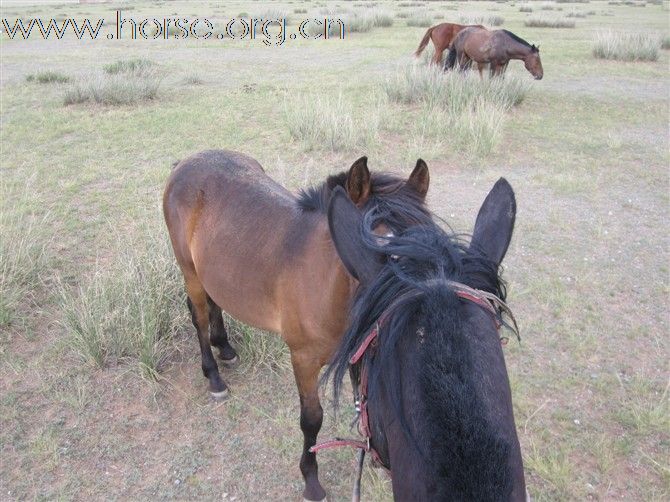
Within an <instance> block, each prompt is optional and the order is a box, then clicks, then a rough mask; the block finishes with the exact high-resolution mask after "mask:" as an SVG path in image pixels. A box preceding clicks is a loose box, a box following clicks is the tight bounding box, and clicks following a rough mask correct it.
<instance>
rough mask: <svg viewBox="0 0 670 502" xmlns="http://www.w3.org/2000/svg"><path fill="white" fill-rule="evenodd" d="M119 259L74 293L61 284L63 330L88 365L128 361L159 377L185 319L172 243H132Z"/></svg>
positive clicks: (180, 284)
mask: <svg viewBox="0 0 670 502" xmlns="http://www.w3.org/2000/svg"><path fill="white" fill-rule="evenodd" d="M116 256H117V258H116V259H115V260H114V261H113V262H112V263H106V264H105V265H104V266H103V265H102V264H101V265H99V266H97V267H96V269H95V270H94V271H93V273H92V274H90V275H89V276H88V277H85V278H84V279H83V281H82V283H81V285H80V286H79V287H77V288H75V289H74V290H73V289H71V288H68V287H67V286H65V285H61V288H60V298H61V308H62V310H63V325H64V327H65V329H66V331H67V333H68V335H69V336H70V337H71V339H72V347H73V348H74V350H75V351H76V353H77V354H78V355H79V356H80V357H81V358H82V359H83V360H85V361H87V362H89V363H91V364H93V365H94V366H98V367H105V366H109V365H114V364H117V363H118V362H123V361H129V362H131V363H134V364H137V365H138V367H139V368H140V369H141V372H142V373H143V374H144V375H146V376H149V377H152V378H155V377H156V376H157V374H158V372H160V369H161V365H162V363H163V362H164V361H165V359H166V357H167V356H168V355H169V353H170V344H169V341H170V338H171V337H172V335H173V334H174V333H175V332H176V330H177V329H178V328H179V327H180V326H182V325H183V324H184V323H185V319H186V316H185V310H186V309H185V301H186V299H185V295H184V291H183V281H182V279H181V273H180V272H179V269H178V267H177V265H176V262H175V260H174V257H173V256H172V251H171V249H170V247H169V243H168V240H167V238H161V239H155V240H153V242H146V243H144V245H142V244H141V243H138V242H136V241H133V242H127V243H126V245H125V246H123V247H122V248H121V249H120V252H119V253H118V254H117V255H116Z"/></svg>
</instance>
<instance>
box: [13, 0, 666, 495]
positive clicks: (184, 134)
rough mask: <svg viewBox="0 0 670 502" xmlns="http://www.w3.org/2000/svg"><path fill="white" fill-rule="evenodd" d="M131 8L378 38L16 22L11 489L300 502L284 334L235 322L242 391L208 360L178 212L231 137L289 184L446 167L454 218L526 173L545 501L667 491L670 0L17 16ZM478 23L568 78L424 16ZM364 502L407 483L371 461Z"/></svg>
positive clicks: (526, 237)
mask: <svg viewBox="0 0 670 502" xmlns="http://www.w3.org/2000/svg"><path fill="white" fill-rule="evenodd" d="M118 8H121V9H122V10H123V12H124V16H132V17H133V18H135V19H142V18H145V17H159V18H163V17H170V16H179V17H182V18H190V19H193V18H196V17H200V18H207V19H209V20H210V21H212V22H213V23H214V24H215V26H216V27H217V29H218V30H219V32H220V27H221V25H222V24H223V23H224V22H225V20H228V19H230V18H233V17H236V16H240V15H249V16H255V15H258V16H260V15H264V14H267V13H268V12H270V11H271V13H274V15H275V16H278V15H279V16H288V17H289V21H288V26H289V30H292V31H294V32H295V31H296V29H297V28H296V27H297V24H298V23H299V22H300V20H302V19H305V18H311V17H323V16H324V15H325V14H324V13H326V12H329V13H331V14H330V15H333V16H336V15H341V16H342V17H343V18H344V19H347V20H348V22H350V23H351V24H352V25H355V26H357V32H356V33H351V34H348V35H347V36H346V38H345V39H344V40H338V39H331V40H299V39H296V40H290V39H289V40H287V41H286V43H285V44H284V45H283V46H281V47H276V46H272V47H267V46H266V45H264V44H263V43H262V42H261V41H260V40H254V41H249V40H246V41H242V40H230V39H216V40H193V39H192V38H191V39H186V40H108V39H106V38H105V37H101V38H100V39H98V40H95V41H91V40H88V41H86V40H82V41H80V40H77V39H76V38H74V37H73V36H72V35H66V36H65V37H64V38H63V39H62V40H55V39H51V40H40V39H39V38H38V37H36V36H33V37H32V38H31V39H30V40H28V41H24V40H20V39H14V40H10V39H9V38H8V37H7V35H6V34H5V33H4V29H3V34H2V35H1V37H2V38H1V45H0V49H1V50H0V70H1V76H0V96H1V105H2V106H1V108H2V109H1V112H0V117H1V125H0V133H1V138H0V146H1V150H2V152H1V158H0V164H1V175H0V273H1V276H0V500H27V499H37V500H47V499H48V500H53V499H58V500H71V499H120V500H123V499H126V500H127V499H152V500H154V499H180V500H187V499H207V500H214V499H217V500H252V499H263V500H297V499H298V498H299V497H300V494H301V491H302V478H301V476H300V472H299V469H298V458H299V454H300V448H301V444H302V435H301V433H300V430H299V425H298V415H299V406H298V399H297V393H296V390H295V386H294V383H293V376H292V373H291V370H290V364H289V360H288V351H287V350H286V349H285V348H284V347H283V345H282V343H281V342H280V341H279V340H278V339H277V338H276V337H274V336H273V335H269V334H264V333H258V332H256V331H255V330H253V329H251V328H248V327H246V326H243V325H240V324H238V323H235V322H234V321H231V322H230V324H229V325H230V326H231V331H232V332H233V334H234V340H235V344H236V346H237V347H239V349H240V352H241V355H242V358H243V361H244V362H243V364H242V366H241V367H240V368H239V369H236V370H224V375H223V376H224V378H225V379H226V381H227V382H228V384H229V385H230V387H231V391H232V396H231V397H230V398H229V399H228V400H227V401H225V402H223V403H213V402H210V401H209V397H208V393H207V392H206V380H205V379H204V378H203V377H202V374H201V371H200V356H199V351H198V346H197V341H196V337H195V335H194V330H193V327H192V325H191V324H190V320H189V317H188V315H187V310H186V307H185V298H184V293H183V291H182V283H181V277H180V276H179V274H178V271H177V270H176V265H175V264H174V261H173V258H172V254H171V250H170V248H169V245H168V243H167V234H166V231H165V228H164V224H163V221H162V215H161V211H160V197H161V194H162V189H163V186H164V182H165V180H166V178H167V176H168V174H169V172H170V167H171V165H172V163H173V162H175V161H177V160H179V159H181V158H184V157H185V156H187V155H189V154H191V153H193V152H196V151H199V150H202V149H207V148H230V149H235V150H240V151H242V152H245V153H248V154H250V155H252V156H253V157H255V158H256V159H258V160H259V161H260V162H261V163H262V164H263V165H264V167H265V168H266V170H267V171H268V172H269V174H270V175H271V176H273V177H274V178H275V179H277V180H278V181H280V182H281V183H283V184H285V185H286V186H288V187H289V188H290V189H292V190H297V189H298V188H299V187H302V186H305V185H308V184H311V183H318V182H319V181H321V180H322V179H323V178H324V177H325V175H326V174H328V173H334V172H338V171H341V170H343V169H346V168H348V167H349V166H350V165H351V163H352V162H353V160H355V159H356V158H358V157H359V156H361V155H363V154H365V155H368V156H369V158H370V166H371V168H373V169H375V170H388V171H393V172H397V173H404V174H405V175H406V174H408V173H409V172H410V169H411V168H412V167H413V165H414V162H415V161H416V158H417V157H419V156H421V157H422V158H424V159H425V160H426V161H427V162H428V165H429V167H430V170H431V188H430V191H429V205H430V207H431V208H432V209H433V210H434V212H435V213H436V214H437V215H439V216H440V217H442V218H444V219H445V220H446V221H448V222H449V223H450V225H451V226H452V227H453V228H454V229H456V230H458V231H470V230H471V229H472V225H473V223H474V218H475V215H476V211H477V209H478V208H479V205H480V204H481V201H482V200H483V198H484V196H485V194H486V193H487V191H488V190H489V188H490V187H491V186H492V185H493V183H494V182H495V180H496V179H497V178H498V177H500V176H505V177H506V178H507V179H508V180H509V181H510V182H511V184H512V186H513V187H514V188H515V191H516V194H517V201H518V208H519V209H518V216H517V226H516V231H515V235H514V238H513V240H512V244H511V247H510V250H509V252H508V254H507V258H506V260H505V273H504V277H505V279H506V280H507V282H508V285H509V300H510V301H509V303H510V305H511V307H512V309H513V310H514V312H515V315H516V318H517V320H518V321H519V324H520V326H521V330H522V338H523V340H522V343H521V344H516V343H510V344H509V345H508V348H507V349H506V357H507V366H508V371H509V375H510V379H511V382H512V387H513V398H514V405H515V416H516V421H517V428H518V431H519V438H520V441H521V445H522V450H523V454H524V462H525V468H526V476H527V483H528V487H529V491H530V493H531V495H532V496H533V498H534V499H536V500H645V501H648V500H659V501H660V500H668V498H669V497H670V463H669V461H668V459H669V458H670V435H669V431H670V423H669V416H670V410H669V407H668V402H669V400H668V385H669V375H670V372H669V367H668V360H669V357H668V356H669V354H670V351H669V347H668V334H669V326H668V322H669V318H670V315H669V314H670V303H669V294H670V288H669V278H670V274H669V270H668V265H669V263H670V260H669V258H670V252H669V251H670V242H669V241H670V233H669V232H668V230H669V225H668V221H670V220H669V218H670V204H669V200H668V199H669V198H668V194H669V193H670V192H669V190H668V188H669V187H670V176H669V170H668V166H669V160H670V159H669V153H668V152H669V150H668V148H669V138H668V125H669V124H668V116H669V112H670V108H669V102H670V79H669V77H670V75H669V72H668V64H669V61H670V57H669V54H670V53H669V52H668V50H667V49H661V43H662V41H663V40H666V44H667V39H668V35H670V26H669V23H668V9H669V6H668V2H667V1H665V2H646V3H645V2H643V1H638V0H636V1H634V2H606V1H590V2H589V1H588V0H587V1H586V2H580V3H569V2H524V3H520V2H516V3H514V2H512V3H503V2H423V1H419V2H398V3H391V2H383V1H378V2H367V1H357V2H343V1H342V2H337V3H336V2H331V3H325V2H278V3H273V4H271V5H268V4H263V3H262V2H226V3H225V5H224V4H219V3H217V2H209V3H208V2H204V1H203V2H185V1H181V2H180V1H175V2H166V1H162V2H155V3H142V2H132V3H130V2H128V3H122V2H120V1H119V2H112V3H102V4H81V5H80V4H76V3H75V4H62V5H61V4H53V3H51V4H48V5H44V4H30V3H27V2H26V3H17V2H8V1H5V2H3V3H2V6H1V9H2V14H1V16H0V17H2V18H6V19H9V20H10V21H11V22H12V23H13V20H14V19H16V18H17V17H20V18H23V19H25V20H27V19H28V18H31V17H42V18H43V19H45V20H46V19H48V18H51V17H54V18H56V19H57V20H60V21H62V20H64V19H66V18H75V19H78V20H81V19H83V18H86V17H87V18H90V19H93V20H96V19H100V18H106V19H107V22H108V23H113V21H114V18H115V15H116V10H117V9H118ZM461 19H466V20H476V22H484V23H495V24H501V26H500V27H502V28H505V29H508V30H511V31H513V32H514V33H516V34H518V35H520V36H521V37H523V38H524V39H526V40H528V41H529V42H531V43H534V44H536V45H539V46H540V48H541V56H542V61H543V65H544V79H543V80H542V81H533V80H532V77H531V76H530V75H529V74H528V73H527V72H526V71H525V70H524V68H523V64H522V63H521V62H518V61H517V62H511V63H510V66H509V69H508V74H507V77H506V79H505V83H503V84H496V83H495V82H494V83H490V82H483V83H480V82H478V79H477V78H476V77H473V78H470V77H468V76H466V77H465V79H463V78H461V77H458V76H456V77H454V76H447V77H444V76H442V75H441V74H439V72H437V73H431V71H430V69H427V68H425V61H426V60H427V56H426V55H425V54H424V55H423V57H422V58H420V59H418V60H415V59H414V58H413V57H412V53H413V52H414V50H416V47H417V45H418V44H419V41H420V40H421V37H422V36H423V34H424V32H425V29H426V28H425V26H429V25H431V24H436V23H438V22H442V21H454V22H458V21H459V20H461ZM537 19H540V20H542V22H537V23H536V22H529V20H531V21H532V20H537ZM573 23H574V27H573V26H572V25H573ZM389 24H390V26H389ZM561 26H569V27H561ZM103 31H104V33H105V34H106V33H108V32H109V31H105V30H104V29H103ZM631 34H632V35H635V36H629V35H631ZM637 35H646V37H640V36H637ZM612 36H614V41H615V42H617V41H618V40H620V38H616V37H623V38H624V39H625V40H628V39H630V40H638V39H643V42H644V48H643V50H644V57H639V58H636V57H632V58H630V57H629V55H628V54H626V55H625V57H621V58H619V59H624V61H619V60H616V58H614V57H609V56H608V54H609V52H607V51H609V50H610V47H615V49H612V50H616V44H614V43H612V44H609V45H608V46H607V47H608V49H607V51H605V50H600V49H598V52H597V54H598V57H596V55H594V49H595V44H596V42H597V41H598V40H603V37H606V39H607V41H608V43H609V41H610V39H612ZM626 37H627V38H626ZM650 40H651V42H650ZM650 44H651V48H650ZM666 47H667V45H666ZM430 50H432V48H431V47H429V48H428V49H427V51H430ZM650 52H651V54H650ZM603 54H605V56H603ZM633 56H635V54H633ZM654 56H655V57H654ZM625 59H633V60H631V61H625ZM635 59H643V60H635ZM454 78H460V80H453V79H454ZM447 85H448V86H449V89H457V88H458V89H460V90H451V91H449V92H448V93H447V94H448V95H445V92H446V91H444V88H443V86H447ZM459 85H460V87H459ZM492 85H502V86H503V88H502V90H500V89H498V90H496V89H493V90H492V89H491V86H492ZM515 86H516V87H515ZM468 89H476V90H477V91H476V92H477V94H476V95H474V96H469V97H468V96H466V94H467V92H468ZM514 93H516V94H514ZM511 94H514V95H515V96H518V98H519V99H514V100H512V101H505V102H504V103H503V101H504V100H506V99H508V98H509V96H510V95H511ZM453 96H460V97H462V98H463V101H462V102H460V101H459V103H460V104H454V103H455V101H454V99H453ZM464 96H465V97H464ZM482 96H485V97H482ZM500 96H503V97H500ZM259 239H262V236H259ZM324 403H325V405H324V408H325V411H326V419H325V422H324V428H323V429H322V433H321V435H322V437H328V436H331V435H332V434H335V433H339V434H347V427H346V424H348V423H349V420H350V418H351V415H352V412H351V410H349V408H348V407H343V408H342V409H341V411H340V412H339V413H338V415H337V417H335V414H334V412H333V406H332V399H331V397H330V393H329V392H325V394H324ZM353 466H354V456H353V454H352V453H351V452H350V451H332V450H331V451H328V452H324V453H322V454H320V467H321V468H320V474H321V480H322V483H323V484H324V487H325V488H326V489H327V491H328V493H329V500H346V499H347V498H348V497H349V493H350V488H351V482H352V479H353ZM363 496H364V497H365V500H389V499H391V492H390V482H389V481H388V479H387V478H386V476H385V475H384V474H383V473H379V472H377V471H375V470H372V469H366V471H365V475H364V480H363Z"/></svg>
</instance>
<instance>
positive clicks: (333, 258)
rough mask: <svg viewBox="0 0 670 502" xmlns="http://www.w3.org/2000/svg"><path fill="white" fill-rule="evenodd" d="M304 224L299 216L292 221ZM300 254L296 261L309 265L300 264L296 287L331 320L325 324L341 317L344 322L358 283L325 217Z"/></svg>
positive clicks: (318, 223)
mask: <svg viewBox="0 0 670 502" xmlns="http://www.w3.org/2000/svg"><path fill="white" fill-rule="evenodd" d="M305 223H306V222H304V221H300V219H298V220H296V222H295V224H296V225H298V226H300V225H304V224H305ZM303 253H304V255H303V256H302V257H301V259H299V260H298V261H300V262H303V263H305V264H308V265H304V264H303V265H301V266H300V269H301V270H302V272H301V273H300V275H301V277H302V278H301V279H300V280H299V282H300V285H299V286H298V287H302V288H303V289H304V291H305V292H307V293H306V294H307V295H310V296H311V298H309V299H308V302H309V303H310V304H311V305H312V306H314V305H318V307H316V311H315V312H316V313H318V315H320V316H323V318H324V320H325V319H329V320H330V322H326V324H338V323H339V321H340V320H341V321H342V323H344V321H345V320H346V317H347V311H348V308H349V302H350V299H351V297H352V296H353V294H354V291H355V288H356V285H357V283H356V282H355V280H354V279H353V278H352V277H351V276H350V275H349V273H348V272H347V270H346V269H345V267H344V264H343V263H342V260H341V259H340V257H339V255H338V254H337V250H336V249H335V244H334V243H333V239H332V237H331V234H330V230H329V228H328V222H327V220H326V217H325V216H323V217H319V221H318V222H317V223H316V224H315V225H314V227H313V231H312V232H311V234H310V235H309V236H308V238H307V242H306V245H305V247H304V250H303ZM342 329H344V324H343V326H342Z"/></svg>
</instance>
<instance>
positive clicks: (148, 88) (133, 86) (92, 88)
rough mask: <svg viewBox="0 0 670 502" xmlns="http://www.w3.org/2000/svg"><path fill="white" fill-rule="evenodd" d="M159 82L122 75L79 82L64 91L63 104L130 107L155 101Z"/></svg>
mask: <svg viewBox="0 0 670 502" xmlns="http://www.w3.org/2000/svg"><path fill="white" fill-rule="evenodd" d="M160 83H161V80H160V78H159V77H157V76H142V77H137V78H128V77H125V76H122V75H105V76H99V77H92V78H90V79H88V80H81V81H78V82H75V83H74V84H72V85H71V86H70V87H69V88H68V89H66V91H65V97H64V100H63V102H64V104H65V105H72V104H77V103H85V102H87V101H90V102H94V103H99V104H103V105H113V106H115V105H130V104H134V103H138V102H141V101H148V100H153V99H156V98H157V96H158V89H159V87H160Z"/></svg>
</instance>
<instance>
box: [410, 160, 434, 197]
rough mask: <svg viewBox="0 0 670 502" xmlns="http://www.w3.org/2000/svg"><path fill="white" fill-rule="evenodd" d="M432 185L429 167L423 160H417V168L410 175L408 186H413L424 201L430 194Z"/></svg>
mask: <svg viewBox="0 0 670 502" xmlns="http://www.w3.org/2000/svg"><path fill="white" fill-rule="evenodd" d="M429 183H430V175H429V174H428V165H426V163H425V162H424V161H423V159H417V161H416V166H415V167H414V170H413V171H412V174H410V175H409V179H408V180H407V184H408V185H409V186H411V187H412V188H413V189H414V190H415V191H416V193H418V194H419V196H420V197H421V198H422V199H425V198H426V194H427V193H428V185H429Z"/></svg>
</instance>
